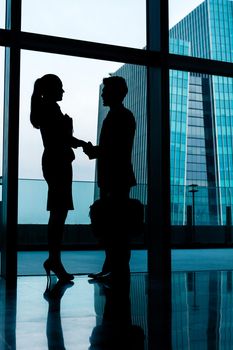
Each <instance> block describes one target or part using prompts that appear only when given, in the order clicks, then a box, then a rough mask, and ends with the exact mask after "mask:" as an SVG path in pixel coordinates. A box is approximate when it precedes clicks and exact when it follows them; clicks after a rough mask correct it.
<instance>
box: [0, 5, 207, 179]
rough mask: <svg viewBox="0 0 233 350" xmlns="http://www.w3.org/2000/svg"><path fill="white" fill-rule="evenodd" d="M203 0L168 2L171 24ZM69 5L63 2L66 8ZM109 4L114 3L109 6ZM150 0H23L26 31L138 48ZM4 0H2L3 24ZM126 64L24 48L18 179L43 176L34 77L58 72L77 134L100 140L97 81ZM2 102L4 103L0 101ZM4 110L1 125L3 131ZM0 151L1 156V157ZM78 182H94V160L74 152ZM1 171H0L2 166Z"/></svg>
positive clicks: (1, 52)
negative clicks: (33, 120)
mask: <svg viewBox="0 0 233 350" xmlns="http://www.w3.org/2000/svg"><path fill="white" fill-rule="evenodd" d="M201 2H203V1H202V0H201V1H200V0H188V1H187V0H169V22H170V27H171V26H173V25H174V24H175V23H177V22H178V21H179V20H181V19H182V18H183V17H184V16H185V15H187V14H188V13H189V12H190V11H192V10H193V9H194V8H195V7H196V6H198V5H199V4H200V3H201ZM64 4H65V6H64ZM109 4H111V6H109ZM145 4H146V0H98V1H96V0H22V30H23V31H28V32H35V33H41V34H51V35H56V36H64V37H68V38H77V39H81V40H88V41H95V42H103V43H107V44H115V45H121V46H129V47H134V48H143V47H144V46H145V44H146V6H145ZM3 26H4V0H0V27H3ZM3 57H4V50H3V49H2V48H0V101H3V67H4V62H3ZM121 65H122V63H118V62H107V61H100V60H92V59H84V58H77V57H68V56H62V55H53V54H46V53H38V52H30V51H25V50H23V51H22V53H21V91H20V139H19V153H20V154H19V177H20V178H28V179H29V178H30V179H40V178H43V176H42V172H41V155H42V152H43V146H42V142H41V137H40V133H39V131H38V130H36V129H33V127H32V126H31V124H30V122H29V115H30V98H31V94H32V89H33V84H34V82H35V80H36V79H37V78H39V77H41V76H42V75H44V74H46V73H54V74H57V75H58V76H59V77H60V78H61V80H62V82H63V87H64V90H65V93H64V96H63V101H61V103H59V104H60V107H61V109H62V111H63V113H67V114H69V115H70V116H71V117H72V118H73V123H74V136H76V137H78V138H81V139H84V140H85V141H89V140H90V141H91V142H93V143H95V142H96V132H97V116H98V103H99V85H100V84H101V82H102V79H103V78H104V77H106V76H109V73H111V72H115V71H116V70H117V69H118V68H119V67H120V66H121ZM0 105H1V106H2V105H3V103H2V102H0ZM2 114H3V113H2V109H1V110H0V128H1V129H2ZM1 153H2V152H0V156H1ZM75 153H76V159H75V161H74V163H73V170H74V180H79V181H93V179H94V170H95V161H94V160H92V161H90V160H89V159H88V158H87V157H86V156H85V155H84V154H83V153H82V151H81V149H79V150H76V151H75ZM0 170H1V169H0Z"/></svg>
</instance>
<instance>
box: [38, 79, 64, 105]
mask: <svg viewBox="0 0 233 350" xmlns="http://www.w3.org/2000/svg"><path fill="white" fill-rule="evenodd" d="M35 90H37V91H36V92H37V93H38V94H40V96H41V97H42V98H43V99H49V100H52V101H61V100H62V96H63V93H64V90H63V87H62V82H61V79H60V78H59V77H58V76H57V75H55V74H46V75H44V76H43V77H41V78H39V79H37V80H36V82H35V85H34V91H35Z"/></svg>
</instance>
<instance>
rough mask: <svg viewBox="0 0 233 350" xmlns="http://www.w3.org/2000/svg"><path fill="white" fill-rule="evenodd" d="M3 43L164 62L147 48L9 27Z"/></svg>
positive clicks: (0, 43) (2, 34) (126, 60)
mask: <svg viewBox="0 0 233 350" xmlns="http://www.w3.org/2000/svg"><path fill="white" fill-rule="evenodd" d="M0 46H15V47H18V48H20V49H24V50H32V51H40V52H48V53H55V54H61V55H68V56H77V57H86V58H95V59H101V60H108V61H118V62H124V63H132V64H137V65H158V64H159V61H161V59H160V55H159V53H157V52H153V53H150V55H148V52H147V51H146V50H140V49H135V48H129V47H122V46H115V45H108V44H102V43H94V42H89V41H82V40H75V39H68V38H61V37H55V36H50V35H42V34H35V33H26V32H20V33H14V32H10V31H8V30H0ZM152 62H153V63H152Z"/></svg>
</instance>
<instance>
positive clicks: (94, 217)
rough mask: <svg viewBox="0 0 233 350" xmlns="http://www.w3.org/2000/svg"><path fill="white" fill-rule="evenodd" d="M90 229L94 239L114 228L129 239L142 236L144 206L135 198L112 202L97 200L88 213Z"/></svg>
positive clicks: (109, 200)
mask: <svg viewBox="0 0 233 350" xmlns="http://www.w3.org/2000/svg"><path fill="white" fill-rule="evenodd" d="M89 216H90V220H91V227H92V231H93V234H94V236H95V237H97V238H102V237H104V236H105V235H108V234H109V233H110V232H112V231H113V229H114V228H116V227H119V226H120V227H121V231H124V233H125V234H127V235H129V236H131V237H137V236H140V235H141V234H143V230H144V205H143V204H142V202H141V201H140V200H138V199H135V198H129V199H128V200H126V201H123V202H121V203H120V204H119V202H114V201H113V200H112V199H108V198H106V199H97V200H96V201H95V202H94V203H93V204H92V205H91V206H90V212H89Z"/></svg>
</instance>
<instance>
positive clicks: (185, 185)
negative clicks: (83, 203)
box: [99, 0, 233, 225]
mask: <svg viewBox="0 0 233 350" xmlns="http://www.w3.org/2000/svg"><path fill="white" fill-rule="evenodd" d="M232 30H233V2H232V1H229V0H206V1H204V2H203V3H202V4H201V5H199V6H198V7H197V8H196V9H194V10H193V11H192V12H191V13H190V14H188V15H187V16H186V17H185V18H184V19H183V20H181V21H180V22H179V23H178V24H176V25H175V26H174V27H173V28H172V29H171V30H170V52H171V53H175V54H180V55H190V56H195V57H200V58H209V59H217V60H224V61H229V62H232V58H233V57H232V55H233V36H232V34H231V32H232ZM114 74H116V75H121V76H123V77H124V78H125V79H126V80H127V83H128V86H129V93H128V95H127V98H126V100H125V105H126V106H127V107H128V108H129V109H131V110H132V111H133V113H134V115H135V118H136V122H137V134H136V138H135V143H134V153H133V163H134V169H135V173H136V177H137V181H138V183H139V186H137V188H135V189H133V191H132V195H134V196H137V197H140V198H141V199H142V200H143V201H144V203H146V183H147V162H146V135H147V125H146V119H147V118H146V70H145V68H143V67H137V66H133V65H129V64H126V65H124V66H122V67H121V68H120V69H119V70H118V71H117V72H115V73H114ZM100 104H101V103H100ZM232 111H233V81H232V79H231V78H225V77H217V76H209V75H206V74H196V73H192V72H182V71H170V132H171V133H170V138H171V148H170V160H171V219H172V224H173V225H182V224H185V223H186V221H187V218H186V217H187V210H186V208H187V205H192V204H193V202H192V196H191V193H190V191H189V189H190V185H191V184H196V185H198V192H197V193H196V194H195V200H196V204H195V217H196V223H197V224H201V225H202V224H210V225H212V224H214V225H215V224H222V223H225V222H226V206H231V204H232V203H233V194H231V191H230V188H233V157H232V149H233V137H232V136H233V112H232ZM103 117H104V111H103V110H101V111H100V113H99V120H101V119H103ZM142 188H143V191H140V189H142ZM232 192H233V191H232Z"/></svg>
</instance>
